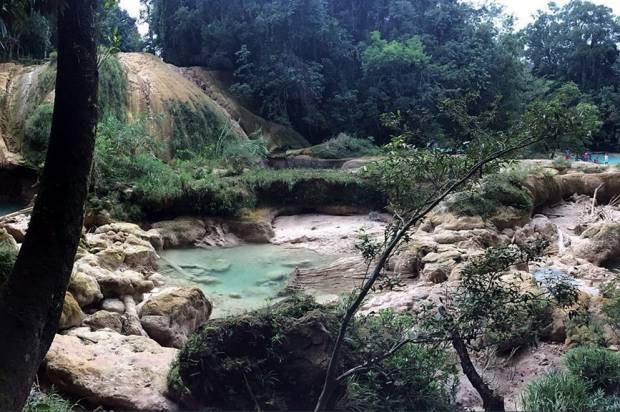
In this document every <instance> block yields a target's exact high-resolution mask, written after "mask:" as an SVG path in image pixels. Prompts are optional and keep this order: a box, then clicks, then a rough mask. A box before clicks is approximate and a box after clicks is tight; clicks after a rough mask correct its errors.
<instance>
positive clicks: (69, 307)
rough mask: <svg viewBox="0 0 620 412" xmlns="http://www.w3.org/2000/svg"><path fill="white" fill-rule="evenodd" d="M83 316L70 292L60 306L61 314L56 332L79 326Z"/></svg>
mask: <svg viewBox="0 0 620 412" xmlns="http://www.w3.org/2000/svg"><path fill="white" fill-rule="evenodd" d="M84 317H85V315H84V313H83V312H82V309H80V305H79V304H78V302H77V300H75V298H74V297H73V295H72V294H71V293H70V292H67V293H66V294H65V301H64V304H63V305H62V313H61V315H60V322H59V323H58V330H64V329H69V328H73V327H76V326H80V324H81V323H82V320H83V319H84Z"/></svg>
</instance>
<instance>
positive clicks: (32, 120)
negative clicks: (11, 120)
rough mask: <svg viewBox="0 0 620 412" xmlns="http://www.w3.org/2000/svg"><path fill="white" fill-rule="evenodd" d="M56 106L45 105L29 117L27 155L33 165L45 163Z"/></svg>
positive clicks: (26, 129) (25, 136)
mask: <svg viewBox="0 0 620 412" xmlns="http://www.w3.org/2000/svg"><path fill="white" fill-rule="evenodd" d="M53 114H54V106H52V105H51V104H49V103H44V104H42V105H40V106H38V107H37V108H36V109H35V110H34V111H33V112H32V113H31V114H30V116H28V118H27V119H26V122H25V126H24V143H25V145H26V147H25V149H26V150H25V153H26V154H27V157H28V158H29V160H31V162H32V163H35V164H36V163H38V162H41V161H43V159H44V154H45V151H46V150H47V143H48V141H49V137H50V131H51V129H52V116H53Z"/></svg>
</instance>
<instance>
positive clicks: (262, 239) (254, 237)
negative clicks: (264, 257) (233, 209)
mask: <svg viewBox="0 0 620 412" xmlns="http://www.w3.org/2000/svg"><path fill="white" fill-rule="evenodd" d="M261 212H262V211H259V212H255V213H253V214H251V215H247V216H243V217H242V218H240V219H235V220H231V221H229V222H228V226H229V227H230V231H231V232H232V233H233V234H235V235H236V236H237V237H239V238H240V239H243V240H244V241H246V242H249V243H269V241H270V240H271V239H273V237H274V236H275V233H274V231H273V227H272V226H271V216H270V215H269V213H268V212H264V213H261Z"/></svg>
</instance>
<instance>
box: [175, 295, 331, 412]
mask: <svg viewBox="0 0 620 412" xmlns="http://www.w3.org/2000/svg"><path fill="white" fill-rule="evenodd" d="M337 323H338V317H337V315H336V314H334V313H332V312H329V311H327V310H325V309H322V308H321V307H320V306H319V305H317V304H316V303H314V302H312V301H309V300H306V299H304V300H295V299H291V300H290V301H285V302H283V303H280V304H278V305H276V306H275V307H273V308H272V309H270V310H261V311H256V312H251V313H248V314H245V315H241V316H236V317H231V318H226V319H218V320H215V321H213V322H209V324H208V325H205V326H204V327H202V328H201V329H199V330H198V331H196V332H195V333H194V334H193V335H192V336H191V338H190V340H189V341H188V343H187V345H185V346H184V348H183V350H182V351H181V354H180V355H179V368H178V376H172V375H171V378H174V379H171V381H176V382H177V383H178V384H177V385H175V386H176V387H177V388H178V387H180V386H183V385H184V386H185V387H187V388H188V389H189V391H190V392H191V395H192V396H193V397H194V398H196V399H197V400H199V401H200V402H201V403H203V404H204V406H205V407H207V408H214V409H220V408H225V409H228V410H250V409H256V408H257V407H260V408H261V409H262V408H269V407H270V405H269V402H272V400H273V399H278V400H279V401H280V404H279V407H280V408H281V409H283V410H310V409H312V407H313V406H314V403H315V402H316V399H317V397H318V395H319V393H320V391H321V388H322V385H323V380H324V378H325V368H326V367H327V364H328V362H329V357H330V353H331V349H332V343H333V341H332V338H331V334H330V332H329V331H332V332H334V331H335V329H336V326H337ZM221 353H226V357H222V355H221ZM265 379H268V380H269V381H270V382H274V383H275V384H273V385H271V384H265ZM179 383H180V385H179ZM177 395H178V394H177ZM271 407H273V405H271Z"/></svg>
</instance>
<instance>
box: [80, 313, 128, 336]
mask: <svg viewBox="0 0 620 412" xmlns="http://www.w3.org/2000/svg"><path fill="white" fill-rule="evenodd" d="M84 324H85V325H87V326H89V327H90V328H91V329H92V330H93V331H97V330H100V329H106V328H107V329H111V330H113V331H115V332H118V333H121V331H122V329H123V323H122V320H121V315H120V314H119V313H116V312H108V311H106V310H100V311H97V312H95V313H93V314H92V315H90V316H89V317H87V318H86V319H85V320H84Z"/></svg>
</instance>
